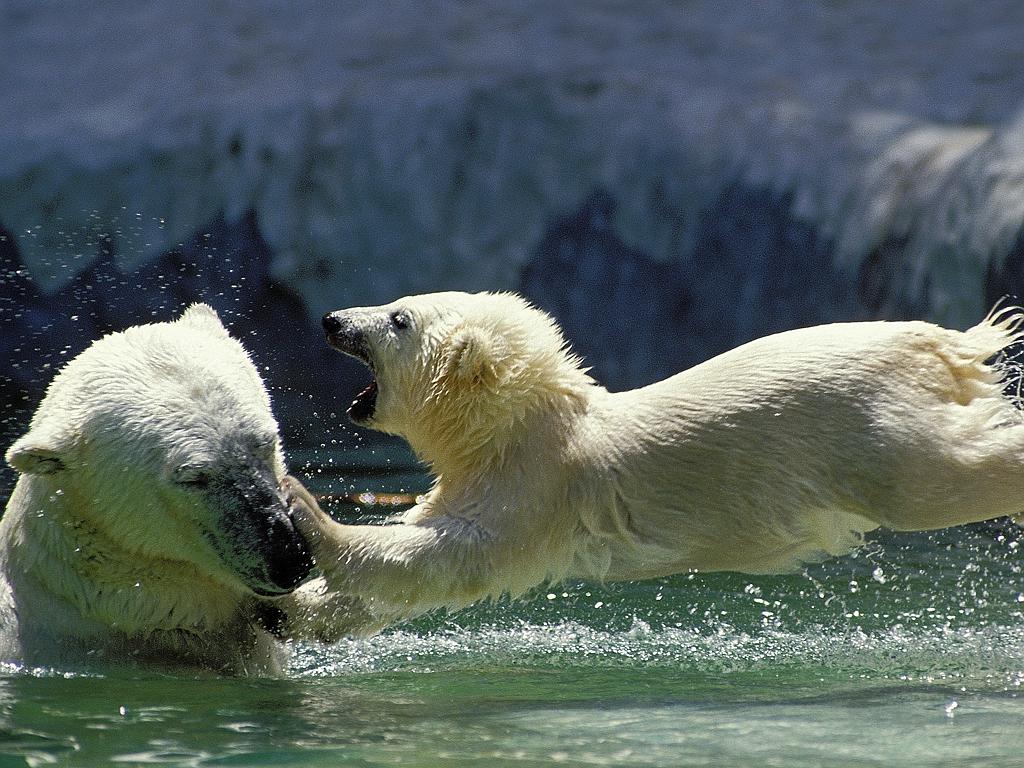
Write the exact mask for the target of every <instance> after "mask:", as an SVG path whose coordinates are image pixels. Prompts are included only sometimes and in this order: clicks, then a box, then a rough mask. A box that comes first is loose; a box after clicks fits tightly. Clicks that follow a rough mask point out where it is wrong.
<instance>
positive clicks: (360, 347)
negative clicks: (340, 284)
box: [323, 313, 379, 424]
mask: <svg viewBox="0 0 1024 768" xmlns="http://www.w3.org/2000/svg"><path fill="white" fill-rule="evenodd" d="M339 315H340V313H331V314H327V315H324V317H323V327H324V331H325V332H326V334H327V343H328V344H330V345H331V347H333V348H334V349H336V350H338V351H339V352H343V353H344V354H346V355H350V356H351V357H354V358H356V359H357V360H360V361H362V362H363V363H365V364H366V366H367V367H368V368H369V369H370V373H371V374H373V379H371V381H370V383H369V385H367V386H366V387H364V388H363V389H362V390H360V391H359V393H358V394H357V395H356V396H355V399H353V400H352V403H351V404H350V405H349V407H348V409H347V410H346V413H347V414H348V417H349V418H350V419H352V421H354V422H355V423H357V424H369V423H370V422H371V421H372V420H373V416H374V413H375V412H376V410H377V394H378V392H379V385H378V383H377V378H376V371H375V366H374V364H373V358H372V357H371V354H370V348H369V344H368V341H367V338H366V333H365V332H364V331H363V330H362V329H361V328H360V327H358V326H357V325H356V324H355V323H354V322H352V321H351V320H350V319H348V318H343V317H340V316H339Z"/></svg>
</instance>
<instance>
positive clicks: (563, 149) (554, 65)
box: [0, 0, 1024, 325]
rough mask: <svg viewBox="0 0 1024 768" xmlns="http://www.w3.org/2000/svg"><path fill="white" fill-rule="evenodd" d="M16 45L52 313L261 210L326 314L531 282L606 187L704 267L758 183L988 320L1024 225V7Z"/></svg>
mask: <svg viewBox="0 0 1024 768" xmlns="http://www.w3.org/2000/svg"><path fill="white" fill-rule="evenodd" d="M0 29H2V30H3V31H2V32H0V43H2V45H0V47H2V48H3V49H4V51H5V54H4V64H5V66H4V67H3V68H0V92H2V93H4V94H5V99H6V109H5V118H4V120H3V121H0V223H2V224H3V225H4V226H5V227H7V229H8V230H10V231H12V232H13V233H14V235H15V237H16V238H17V241H18V246H19V250H20V251H21V255H22V260H23V261H24V263H25V265H26V266H27V268H28V270H29V272H30V273H31V275H32V278H33V279H34V281H35V282H36V284H38V285H39V286H40V287H41V288H42V289H43V291H44V292H54V291H56V290H58V289H59V288H60V287H61V286H62V285H64V284H66V283H67V282H68V281H69V280H71V278H72V277H73V276H74V274H75V273H77V272H79V271H81V270H83V269H85V268H86V267H87V266H88V265H89V264H90V263H91V262H92V260H93V259H94V258H95V254H96V253H97V252H98V251H99V250H100V249H101V248H103V247H106V248H110V247H111V246H110V243H111V241H113V242H114V243H115V246H116V247H115V251H116V258H117V259H118V263H119V265H120V266H121V268H122V269H124V270H131V269H132V268H134V267H135V266H137V265H139V264H142V263H145V262H148V261H150V260H152V259H153V258H155V257H156V256H157V255H158V254H161V253H163V252H165V251H167V250H169V249H172V248H174V247H176V246H177V245H178V244H179V243H183V242H187V241H188V240H189V238H190V237H192V236H193V235H194V234H196V233H201V232H202V231H203V228H204V227H207V226H208V225H209V223H210V222H212V221H215V220H217V219H218V217H219V216H221V215H222V216H223V218H225V219H226V220H227V221H229V222H230V221H238V220H241V219H242V218H243V217H244V215H245V214H246V212H247V211H250V210H251V211H255V214H256V221H257V222H258V226H259V230H260V233H261V235H262V236H263V237H264V238H265V239H266V241H267V242H268V244H269V246H270V250H271V252H272V253H273V254H274V256H273V263H272V273H273V274H274V276H275V277H276V278H277V279H279V280H282V281H283V282H284V283H285V284H287V285H288V286H289V287H290V288H291V289H293V290H295V291H296V292H297V293H298V294H299V295H300V296H301V297H302V298H303V299H304V300H305V301H306V303H307V306H308V308H309V309H310V311H311V312H312V313H313V314H316V313H319V312H320V311H321V310H323V309H326V308H329V307H335V306H340V305H344V304H353V303H374V302H377V301H385V300H388V299H390V298H392V297H394V296H396V295H400V294H403V293H408V292H415V291H422V290H434V289H440V288H447V287H457V288H467V289H475V288H492V289H493V288H515V287H518V286H519V284H520V280H521V276H522V274H523V270H524V267H526V265H527V264H528V263H529V262H530V260H531V258H532V257H533V255H534V253H535V251H536V249H537V247H538V244H539V243H540V242H541V241H542V239H543V238H544V236H545V233H546V232H547V228H548V226H549V225H550V224H551V222H552V221H553V220H554V219H557V218H558V217H559V216H566V215H569V214H571V213H572V212H573V211H577V210H579V209H580V207H581V206H582V205H583V203H584V201H585V200H586V199H588V197H590V196H591V194H592V193H593V192H594V191H595V190H603V191H604V192H605V193H607V194H608V195H610V196H611V198H613V199H614V201H616V203H617V205H615V206H612V207H609V208H608V210H609V211H610V212H611V215H612V217H613V218H612V221H611V222H610V225H609V226H610V227H611V228H612V230H613V231H614V233H615V234H616V237H619V238H621V240H622V241H623V242H624V243H625V245H626V247H628V248H633V249H637V250H638V251H639V252H640V253H642V254H643V255H644V257H645V258H648V259H650V260H651V261H652V262H654V263H661V264H666V265H687V264H690V263H692V262H693V260H694V259H697V258H699V254H697V248H698V245H703V243H701V237H700V235H699V233H700V232H702V231H704V230H706V227H707V224H708V217H709V216H716V215H719V214H720V213H721V211H720V208H721V201H722V200H723V197H725V198H728V197H729V196H730V195H735V190H736V189H737V188H744V189H753V190H765V191H766V194H768V195H769V196H770V197H772V198H773V199H775V200H784V201H785V206H786V208H785V210H784V211H783V213H784V214H786V217H787V218H788V221H789V224H787V223H786V222H783V224H781V225H780V224H773V223H772V222H767V223H764V225H763V227H766V228H767V229H769V230H770V229H771V228H772V227H773V226H783V225H784V226H789V225H790V224H792V223H793V222H795V223H796V224H798V225H800V226H802V227H804V228H807V229H808V230H809V231H810V232H812V233H813V235H814V237H815V238H816V240H817V241H819V242H820V243H824V245H823V246H821V247H823V248H825V250H826V252H827V259H828V260H829V261H830V264H831V268H832V270H833V271H834V272H836V273H837V274H840V275H847V276H850V277H849V284H850V285H858V284H863V283H864V282H865V279H866V278H865V275H867V276H868V277H870V276H871V275H872V274H875V273H878V272H881V273H883V278H882V279H881V288H877V291H876V292H880V294H879V295H878V296H876V297H874V298H873V299H872V301H870V302H867V303H868V304H869V305H872V309H873V310H874V311H877V312H878V313H880V314H885V313H886V311H887V309H888V310H891V311H890V313H891V314H892V313H894V314H898V313H899V311H898V308H899V307H907V306H914V307H923V308H924V312H925V313H927V314H929V315H930V316H932V317H933V318H935V319H939V320H942V321H945V322H948V323H951V324H954V325H965V324H967V323H969V322H972V321H974V320H976V319H977V318H978V317H979V316H980V315H982V314H983V312H984V309H985V304H986V303H987V302H988V301H989V299H990V296H989V295H988V294H989V293H991V290H990V286H989V285H987V283H986V281H990V278H991V275H992V274H993V273H994V272H999V271H1000V270H1003V269H1004V268H1007V267H1006V264H1005V261H1006V259H1007V257H1008V256H1009V255H1010V254H1012V253H1013V252H1014V250H1015V248H1016V244H1017V241H1018V238H1019V235H1020V231H1021V224H1022V222H1024V183H1022V181H1024V179H1022V175H1024V114H1022V113H1021V112H1020V111H1019V107H1020V104H1021V99H1020V96H1019V94H1021V93H1024V68H1022V67H1020V66H1019V51H1020V45H1019V43H1020V39H1021V36H1022V32H1024V5H1021V4H1020V3H1017V2H999V1H998V0H995V1H993V2H989V3H985V4H977V3H972V2H969V0H956V1H954V0H946V1H945V2H934V1H930V0H928V1H926V0H916V1H913V0H912V1H910V2H904V3H876V4H863V3H825V2H810V1H809V0H804V1H803V2H800V1H799V0H797V1H796V2H788V1H784V0H775V2H766V3H760V4H734V5H729V6H726V7H725V8H723V4H721V3H717V2H713V1H712V0H707V2H693V3H686V4H682V5H679V6H673V5H669V4H661V3H636V4H623V5H621V6H612V5H609V6H600V7H597V6H593V7H591V11H590V12H589V13H587V14H586V15H585V16H584V15H581V14H579V13H576V14H574V13H572V12H571V11H570V10H568V8H567V7H563V4H555V3H547V2H540V1H538V2H525V3H518V4H514V5H512V6H510V5H509V4H508V3H497V2H492V3H480V4H476V5H471V6H462V5H459V6H451V7H450V6H447V5H437V6H434V5H431V4H424V3H420V2H412V1H411V0H409V1H407V2H398V3H388V4H383V5H382V4H377V3H370V2H363V3H345V4H334V5H331V4H328V5H318V6H317V7H316V8H315V9H313V8H312V7H311V8H309V9H302V8H297V7H296V6H294V5H292V4H288V3H283V2H263V3H259V4H242V5H230V4H228V5H222V4H210V3H202V2H185V3H178V4H171V3H158V2H132V3H130V2H127V1H126V0H121V1H120V2H113V3H109V4H107V5H105V6H104V10H103V12H102V13H100V12H98V11H97V9H96V8H95V6H94V5H93V4H90V3H86V2H79V3H70V4H69V3H64V2H57V1H56V0H53V1H52V2H38V1H33V2H30V1H29V0H14V1H13V2H8V3H6V4H5V5H4V7H3V9H2V10H0ZM733 230H734V231H732V232H731V233H726V234H725V235H723V237H724V241H723V242H721V243H720V245H721V246H722V248H723V250H724V251H725V252H729V251H730V250H731V247H732V246H734V245H735V246H736V247H739V248H742V246H743V241H744V239H745V238H746V237H747V234H745V233H744V231H743V229H742V227H734V228H733ZM755 234H757V233H755ZM730 238H731V239H730ZM720 239H721V238H720ZM772 256H773V254H770V253H769V254H765V258H770V257H772ZM797 266H799V265H797ZM894 308H895V309H894Z"/></svg>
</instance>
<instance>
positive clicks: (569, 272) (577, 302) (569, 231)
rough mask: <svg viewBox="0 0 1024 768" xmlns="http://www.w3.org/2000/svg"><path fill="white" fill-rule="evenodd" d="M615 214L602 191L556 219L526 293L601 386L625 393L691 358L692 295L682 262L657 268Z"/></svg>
mask: <svg viewBox="0 0 1024 768" xmlns="http://www.w3.org/2000/svg"><path fill="white" fill-rule="evenodd" d="M614 213H615V200H614V199H613V198H612V197H611V196H610V195H609V194H608V193H606V192H604V191H598V192H595V193H594V194H592V195H591V196H590V198H589V199H588V200H587V201H586V202H585V203H584V204H583V206H582V208H581V209H580V210H579V211H578V212H577V213H575V214H573V215H570V216H567V217H565V218H563V219H561V220H559V221H556V222H555V223H554V224H553V225H552V226H551V227H550V228H549V229H548V232H547V234H546V235H545V237H544V239H543V240H542V241H541V243H540V245H539V246H538V248H537V253H536V256H535V257H534V259H533V260H532V261H531V262H529V263H528V264H527V265H526V266H525V267H524V269H523V271H522V276H521V282H520V291H521V292H522V294H523V295H524V296H526V297H527V298H529V299H530V300H531V301H532V302H534V303H535V304H536V305H537V306H538V307H540V308H541V309H543V310H545V311H547V312H550V313H551V314H552V315H553V316H554V317H555V318H556V319H557V320H558V321H559V323H560V324H561V325H562V330H563V331H564V332H565V335H566V337H567V338H568V339H569V341H570V342H571V343H572V346H573V349H574V350H575V351H576V353H577V354H580V355H582V356H583V358H584V360H585V361H586V363H587V364H588V365H590V366H591V367H592V372H593V375H594V376H595V377H596V378H597V379H598V381H600V382H602V383H603V384H605V385H606V386H608V387H609V388H611V389H623V388H629V387H630V386H635V382H637V381H653V380H655V379H657V378H660V377H662V376H663V375H664V374H665V373H666V372H667V371H670V370H672V367H673V366H674V365H676V364H677V362H678V361H679V360H681V359H686V357H687V347H688V342H687V339H686V332H685V330H684V329H685V325H684V322H683V321H684V319H685V317H686V314H687V312H688V310H689V308H690V305H691V296H692V293H691V292H690V290H688V286H687V284H686V282H685V281H684V279H683V273H682V270H681V269H680V268H679V267H678V265H671V264H659V263H657V262H655V261H653V260H652V259H650V258H649V257H648V256H646V255H645V254H643V253H641V252H640V251H637V250H635V249H633V248H630V247H629V246H628V245H626V244H625V243H623V242H622V240H620V239H619V238H618V236H617V235H616V234H615V232H614V230H613V229H612V216H613V215H614Z"/></svg>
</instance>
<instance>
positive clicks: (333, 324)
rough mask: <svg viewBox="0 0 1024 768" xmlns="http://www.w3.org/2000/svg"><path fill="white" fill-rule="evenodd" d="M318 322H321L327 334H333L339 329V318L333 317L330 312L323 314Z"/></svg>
mask: <svg viewBox="0 0 1024 768" xmlns="http://www.w3.org/2000/svg"><path fill="white" fill-rule="evenodd" d="M320 322H321V323H322V324H323V326H324V330H325V331H327V333H329V334H332V335H333V334H335V333H337V332H338V331H340V330H341V320H339V319H338V318H337V317H335V316H334V314H333V313H331V312H328V313H327V314H326V315H324V317H323V319H322V320H321V321H320Z"/></svg>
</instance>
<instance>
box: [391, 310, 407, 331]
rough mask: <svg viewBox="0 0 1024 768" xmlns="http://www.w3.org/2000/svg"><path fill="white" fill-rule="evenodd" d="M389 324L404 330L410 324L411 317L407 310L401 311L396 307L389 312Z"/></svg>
mask: <svg viewBox="0 0 1024 768" xmlns="http://www.w3.org/2000/svg"><path fill="white" fill-rule="evenodd" d="M391 325H393V326H394V327H395V328H397V329H398V330H400V331H404V330H405V329H406V328H408V327H409V326H410V325H412V318H410V317H409V315H408V313H407V312H403V311H402V310H400V309H396V310H395V311H394V312H392V313H391Z"/></svg>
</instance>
